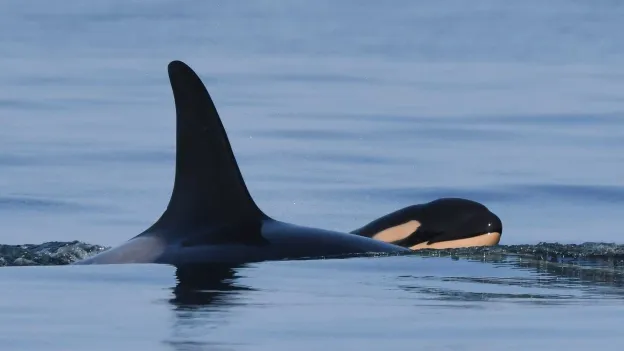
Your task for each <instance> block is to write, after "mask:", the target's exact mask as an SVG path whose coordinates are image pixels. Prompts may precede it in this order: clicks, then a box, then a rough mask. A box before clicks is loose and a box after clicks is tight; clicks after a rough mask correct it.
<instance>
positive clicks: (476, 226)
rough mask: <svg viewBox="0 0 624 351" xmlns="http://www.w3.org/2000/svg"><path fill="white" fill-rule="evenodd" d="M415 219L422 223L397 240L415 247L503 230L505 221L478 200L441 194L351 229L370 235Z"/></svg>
mask: <svg viewBox="0 0 624 351" xmlns="http://www.w3.org/2000/svg"><path fill="white" fill-rule="evenodd" d="M412 220H415V221H418V222H420V223H421V225H420V227H419V228H418V229H417V230H416V231H415V232H414V233H412V234H411V235H409V236H408V237H406V238H405V239H402V240H399V241H395V242H393V244H395V245H399V246H403V247H411V246H414V245H417V244H420V243H424V242H428V243H429V244H434V243H437V242H442V241H449V240H458V239H467V238H471V237H475V236H479V235H482V234H486V233H493V232H496V233H499V234H501V235H502V234H503V223H502V222H501V220H500V218H499V217H498V216H497V215H495V214H494V213H493V212H491V211H490V210H489V209H488V208H487V207H485V206H484V205H482V204H480V203H478V202H475V201H472V200H467V199H461V198H441V199H437V200H434V201H431V202H428V203H426V204H419V205H413V206H409V207H405V208H403V209H400V210H398V211H395V212H392V213H389V214H387V215H385V216H383V217H381V218H378V219H376V220H374V221H373V222H371V223H369V224H367V225H365V226H363V227H361V228H359V229H356V230H354V231H352V232H351V233H353V234H357V235H362V236H365V237H369V238H370V237H373V236H374V235H375V234H377V233H379V232H380V231H382V230H384V229H386V228H390V227H394V226H397V225H400V224H403V223H406V222H409V221H412Z"/></svg>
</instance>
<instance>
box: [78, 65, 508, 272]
mask: <svg viewBox="0 0 624 351" xmlns="http://www.w3.org/2000/svg"><path fill="white" fill-rule="evenodd" d="M168 74H169V81H170V84H171V89H172V91H173V97H174V103H175V111H176V156H175V157H176V158H175V177H174V184H173V190H172V193H171V197H170V199H169V203H168V205H167V207H166V209H165V211H164V212H163V213H162V215H161V216H160V218H159V219H158V220H157V221H156V222H155V223H154V224H152V225H151V226H150V227H149V228H147V229H146V230H145V231H143V232H142V233H140V234H138V235H137V236H135V237H134V238H131V239H130V240H128V241H126V242H125V243H122V244H121V245H119V246H116V247H113V248H111V249H109V250H106V251H103V252H101V253H99V254H97V255H95V256H92V257H89V258H86V259H83V260H81V261H77V262H75V263H74V264H79V265H81V264H124V263H160V264H169V265H173V266H176V267H182V266H189V265H197V264H245V263H251V262H261V261H273V260H293V259H318V258H333V257H336V258H340V257H351V256H353V255H360V254H375V253H384V254H405V253H410V252H413V251H412V249H411V248H410V247H408V246H413V245H412V244H413V240H411V239H410V240H408V241H405V240H404V239H405V238H403V239H402V240H403V241H401V240H394V241H396V242H397V243H398V244H397V243H392V242H386V241H384V240H378V239H379V238H381V239H383V238H384V235H380V234H379V232H380V231H383V229H384V228H383V226H384V224H385V225H395V224H398V225H400V224H401V220H403V222H405V219H407V223H408V224H409V225H408V227H409V228H412V227H413V226H411V224H413V222H414V221H417V220H420V223H427V222H428V221H427V219H426V218H424V217H423V216H422V215H423V213H424V214H425V215H426V212H427V211H426V209H427V208H431V206H429V207H427V206H424V209H423V206H421V208H420V210H418V211H416V212H418V216H416V217H414V218H415V219H412V220H410V216H406V214H410V213H411V214H414V213H413V212H414V211H411V210H407V211H405V210H404V212H400V213H399V216H396V215H394V216H393V215H392V214H390V215H388V216H385V217H383V218H382V219H380V220H377V221H374V222H372V223H371V224H369V225H367V226H365V227H363V228H361V229H359V230H355V231H353V232H351V233H342V232H337V231H331V230H325V229H320V228H311V227H304V226H300V225H295V224H292V223H286V222H281V221H279V220H276V219H273V218H271V217H269V216H268V215H266V214H265V213H264V212H263V211H262V210H261V209H260V208H259V207H258V206H257V205H256V203H255V202H254V200H253V198H252V197H251V195H250V193H249V190H248V189H247V186H246V185H245V182H244V180H243V177H242V174H241V172H240V169H239V167H238V164H237V162H236V159H235V157H234V154H233V151H232V148H231V145H230V142H229V140H228V137H227V134H226V131H225V129H224V127H223V124H222V122H221V120H220V117H219V114H218V113H217V110H216V108H215V105H214V103H213V101H212V98H211V97H210V95H209V93H208V91H207V89H206V87H205V86H204V84H203V83H202V81H201V79H200V78H199V76H198V75H197V74H196V73H195V72H194V71H193V70H192V69H191V68H190V67H189V66H188V65H186V64H185V63H183V62H181V61H172V62H170V63H169V65H168ZM442 207H444V206H442ZM471 211H472V209H471ZM434 212H435V215H436V216H439V217H440V218H443V217H444V211H443V209H442V210H440V209H438V210H436V211H434ZM460 212H461V211H460ZM469 212H470V211H469ZM471 213H472V212H471ZM487 213H490V212H489V211H487ZM492 215H493V214H492ZM395 217H397V218H398V219H399V220H393V218H395ZM480 218H481V219H484V218H483V216H481V217H480ZM495 218H497V217H495ZM447 220H448V221H451V222H454V220H453V218H450V217H449V218H447ZM489 220H490V219H487V220H485V221H482V226H481V228H480V231H479V232H478V234H486V233H490V232H493V231H496V230H498V231H499V232H501V231H502V228H501V229H500V230H499V229H498V228H489V227H488V226H487V224H488V223H487V222H488V221H489ZM442 221H443V222H444V220H442ZM498 223H500V220H499V221H498ZM432 228H433V227H432ZM385 229H388V228H385ZM454 229H455V228H454ZM456 229H457V230H459V231H461V229H460V228H456ZM494 229H496V230H494ZM417 231H418V230H416V232H417ZM422 232H424V231H421V233H422ZM427 233H429V232H427ZM432 233H433V232H431V233H430V234H427V235H425V236H422V235H420V233H419V235H417V236H418V237H419V238H421V239H422V240H425V241H424V242H426V241H431V240H435V239H436V238H438V237H440V238H443V237H444V235H445V233H444V232H442V233H440V232H437V233H435V235H434V234H432ZM474 234H475V233H473V232H471V235H472V236H474ZM376 236H377V238H375V237H376ZM403 236H404V237H405V235H403ZM447 239H448V238H447ZM451 239H452V238H451ZM419 240H420V239H419ZM387 241H392V240H387ZM406 243H407V244H406Z"/></svg>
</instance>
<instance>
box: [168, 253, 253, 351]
mask: <svg viewBox="0 0 624 351" xmlns="http://www.w3.org/2000/svg"><path fill="white" fill-rule="evenodd" d="M245 266H246V265H236V266H233V265H221V264H210V265H191V266H185V267H178V268H177V270H176V279H177V284H176V286H175V287H174V288H173V289H172V290H173V295H174V296H173V298H171V299H170V300H169V303H170V304H171V305H173V312H174V314H175V320H174V325H173V336H172V338H171V339H169V340H167V341H165V343H166V344H168V345H170V346H171V347H172V348H173V349H174V350H179V351H181V350H206V349H210V350H229V349H230V348H229V347H226V346H228V345H223V343H218V344H213V343H210V342H207V341H206V339H205V338H206V335H207V334H208V333H209V332H210V331H211V330H213V329H215V328H218V327H220V326H223V325H226V324H227V323H228V322H227V321H228V315H229V314H230V313H231V308H232V307H233V306H235V305H237V301H238V300H239V299H241V298H242V296H241V295H243V294H244V293H245V292H250V291H254V289H253V288H250V287H246V286H243V285H240V284H237V283H236V279H237V278H238V277H239V276H238V274H237V273H238V270H239V269H240V268H243V267H245ZM194 339H197V340H199V341H191V340H194ZM229 346H235V345H229Z"/></svg>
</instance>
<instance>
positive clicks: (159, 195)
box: [0, 0, 624, 350]
mask: <svg viewBox="0 0 624 351" xmlns="http://www.w3.org/2000/svg"><path fill="white" fill-rule="evenodd" d="M623 15H624V7H623V5H622V4H621V3H620V2H618V1H606V0H605V1H599V2H581V1H549V2H541V1H523V2H514V3H511V2H505V3H503V2H497V1H473V2H470V3H467V2H462V1H446V2H436V1H420V2H412V1H400V2H399V1H397V2H393V3H392V4H388V5H384V4H382V3H381V2H374V1H341V2H333V1H315V2H304V1H289V2H288V3H285V2H281V1H268V0H267V1H254V2H251V1H248V2H240V3H239V2H237V3H233V2H232V3H229V2H228V3H226V2H216V1H197V0H192V1H191V0H189V1H184V2H180V1H176V2H174V1H164V0H161V1H149V2H148V1H108V0H106V1H99V2H90V3H86V2H83V1H63V2H59V3H54V4H52V3H50V2H47V1H42V0H39V1H34V0H33V1H28V2H23V1H16V0H10V1H4V2H2V3H0V65H1V66H0V67H2V69H1V70H0V125H1V126H2V128H0V150H2V154H1V155H0V169H1V172H0V223H2V226H1V227H0V228H2V229H1V231H0V243H1V244H6V245H18V244H26V243H32V244H40V243H44V242H49V241H73V240H80V241H84V242H87V243H91V244H98V245H105V246H110V245H114V244H117V243H119V242H121V241H123V240H125V239H127V238H129V237H131V236H134V235H136V234H137V233H139V232H140V231H142V230H143V229H144V228H145V227H146V226H148V225H149V224H151V223H152V222H153V221H154V220H155V219H156V218H157V217H158V216H159V215H160V213H161V211H162V210H163V209H164V207H165V206H166V203H167V200H168V197H169V195H170V192H171V185H172V181H173V153H174V135H173V131H174V118H173V116H174V109H173V100H172V96H171V92H170V88H169V85H168V79H167V75H166V65H167V63H168V62H169V61H171V60H173V59H181V60H183V61H185V62H187V63H188V64H190V65H191V67H193V68H194V69H195V70H196V71H197V72H198V73H199V74H200V76H201V77H202V79H203V80H204V82H205V83H206V85H207V87H208V89H209V90H210V92H211V94H212V95H213V98H214V99H215V102H216V104H217V107H218V109H219V111H220V113H221V115H222V118H223V123H224V125H225V127H226V129H227V131H228V134H229V137H230V140H231V142H232V144H233V148H234V152H235V153H236V156H237V158H238V161H239V163H240V167H241V169H242V172H243V175H244V177H245V179H246V181H247V184H248V186H249V188H250V191H251V193H252V195H253V196H254V197H255V198H256V200H257V202H258V204H259V205H260V206H261V207H262V208H263V209H264V210H265V211H266V212H267V213H269V214H271V215H272V216H274V217H276V218H279V219H281V220H285V221H290V222H295V223H299V224H303V225H311V226H319V227H324V228H328V229H336V230H343V231H347V230H351V229H353V228H357V227H359V226H361V225H362V224H363V223H366V222H368V221H370V220H372V219H374V218H376V217H378V216H380V215H382V214H385V213H387V212H390V211H393V210H395V209H397V208H400V207H403V206H406V205H410V204H414V203H421V202H425V201H429V200H432V199H434V198H437V197H441V196H462V197H468V198H471V199H474V200H477V201H481V202H484V203H485V204H486V205H487V206H488V207H490V208H491V209H492V210H493V211H494V212H495V213H497V214H499V215H500V217H501V218H502V219H503V222H504V234H503V238H502V242H501V243H502V244H505V245H515V244H537V243H538V242H559V243H563V244H580V243H583V242H586V241H591V242H606V243H611V242H614V243H618V244H622V243H623V242H622V241H621V239H620V235H621V229H620V226H621V225H622V223H624V222H622V219H621V208H622V204H623V203H624V184H623V183H622V178H623V177H622V176H624V168H622V166H621V165H622V164H624V156H623V155H622V153H621V152H619V150H623V149H624V119H623V118H622V117H623V114H624V65H622V62H624V61H623V59H624V45H623V44H622V41H621V35H620V34H619V33H621V32H622V30H623V29H624V28H623V26H624V24H622V21H620V19H621V18H622V16H623ZM460 256H461V255H460ZM478 257H481V258H482V259H478ZM483 257H486V258H487V259H486V258H483ZM492 257H493V256H492V255H489V254H488V255H486V254H483V252H481V256H479V255H477V256H474V255H472V256H461V257H460V258H459V259H458V260H457V259H453V258H451V257H448V256H444V257H427V256H426V255H425V256H423V255H417V256H414V257H379V258H355V259H348V260H328V261H314V262H276V263H262V264H256V265H250V266H248V267H238V268H236V269H235V272H236V273H235V274H236V275H238V277H235V278H233V279H232V280H233V281H229V280H228V279H226V280H225V282H224V283H219V282H220V281H221V280H220V279H224V277H222V276H217V277H214V276H213V277H203V278H202V279H191V281H192V282H196V281H197V280H199V282H200V283H202V284H203V285H206V284H207V285H208V286H211V287H213V290H217V292H214V293H212V294H213V295H211V294H210V293H199V292H196V293H193V289H190V290H189V291H190V292H188V291H187V292H184V291H183V292H182V293H181V292H180V291H179V290H175V289H173V288H174V287H175V286H176V276H175V271H174V270H173V269H171V268H170V267H154V266H125V267H68V266H53V267H3V268H2V269H0V282H2V283H1V284H2V290H0V291H2V293H1V297H2V298H1V299H0V301H1V302H0V316H1V317H0V342H1V345H3V347H4V348H7V349H11V350H40V349H41V348H46V349H48V350H77V349H81V350H82V349H85V348H87V349H90V350H97V349H102V350H104V349H106V350H110V349H116V350H137V349H150V350H160V349H162V350H207V349H216V350H219V349H234V350H239V349H240V350H245V349H253V350H258V349H271V350H276V349H292V348H294V347H297V348H302V349H319V348H322V347H331V348H332V349H339V348H347V347H348V348H351V347H353V348H360V349H373V350H377V349H381V348H385V347H390V348H392V349H413V348H414V347H416V348H425V347H427V348H431V349H440V350H456V349H457V350H460V349H461V350H477V349H479V350H483V349H491V350H497V349H500V348H502V347H505V348H506V349H510V350H523V349H526V348H527V347H538V346H539V347H542V346H545V347H549V346H551V347H561V348H564V347H569V348H572V349H577V348H582V347H592V348H598V347H600V348H603V349H613V350H615V349H620V348H621V345H622V342H623V341H624V339H623V338H622V337H621V336H620V335H621V333H619V328H618V326H619V325H620V324H621V321H622V320H623V319H622V318H621V317H620V316H621V315H622V298H621V296H622V292H624V290H622V286H621V274H622V269H621V268H620V264H618V263H617V262H619V261H617V260H616V261H617V262H615V261H612V260H611V261H610V257H611V256H609V254H607V255H606V256H605V257H603V260H602V261H600V263H599V264H598V265H596V264H594V263H592V262H589V261H584V260H580V261H578V262H573V263H569V262H566V261H565V260H557V262H548V259H546V258H544V257H532V258H527V257H525V256H522V255H520V256H518V255H502V256H501V257H500V258H496V259H495V258H492ZM527 260H528V261H527ZM527 262H528V263H527ZM52 263H54V262H52ZM226 278H227V277H226ZM204 280H207V281H204ZM202 284H200V285H202ZM172 289H173V290H172ZM185 289H186V288H185ZM185 289H182V290H185ZM176 294H178V296H176ZM179 296H182V297H179Z"/></svg>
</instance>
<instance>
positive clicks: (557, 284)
mask: <svg viewBox="0 0 624 351" xmlns="http://www.w3.org/2000/svg"><path fill="white" fill-rule="evenodd" d="M540 245H542V244H540ZM540 245H532V246H531V248H532V249H531V250H532V251H531V252H530V253H527V252H525V251H524V249H525V248H524V247H523V246H521V245H519V246H518V247H513V246H507V247H504V248H474V249H472V248H471V249H455V250H436V251H434V250H431V251H421V252H418V253H416V255H418V256H422V257H445V256H446V257H451V258H452V259H454V260H462V259H463V260H468V261H471V262H483V263H489V264H493V265H494V266H496V267H501V268H511V269H518V270H523V271H528V272H531V273H533V274H532V275H531V276H529V277H474V276H401V277H399V279H400V280H401V281H402V284H400V287H401V288H402V289H404V290H406V291H414V292H418V293H421V294H425V295H429V296H430V299H433V300H438V301H458V302H460V301H464V302H475V301H492V300H504V301H507V302H520V303H530V304H540V305H541V304H563V303H582V302H583V301H587V300H589V299H595V298H597V297H599V298H600V299H601V300H603V301H604V300H606V299H621V298H622V297H624V289H622V287H623V286H624V267H623V266H622V259H621V257H619V255H617V256H618V257H614V256H616V255H614V254H613V253H611V254H608V255H605V254H604V251H602V252H603V255H602V256H601V255H599V254H591V253H590V252H589V250H588V249H587V248H585V249H584V254H583V255H574V254H573V252H572V251H570V246H566V247H567V248H568V251H567V252H566V253H565V254H563V253H562V252H561V251H557V247H553V246H549V248H550V249H551V251H548V250H547V249H546V248H545V247H541V248H540ZM544 245H546V244H544ZM548 245H552V244H548ZM588 245H589V244H588ZM555 246H556V245H555ZM469 273H470V272H468V274H469ZM428 281H429V282H436V283H451V285H450V286H452V287H453V288H449V287H448V286H449V285H446V284H444V286H441V287H432V286H431V285H430V284H427V282H428ZM464 284H472V285H473V287H474V286H475V284H476V286H479V289H484V288H485V289H494V288H495V287H497V288H502V289H507V290H509V289H508V288H515V289H516V290H514V291H512V292H480V293H476V292H472V291H467V290H462V289H461V288H457V287H461V286H462V285H464ZM487 286H489V287H490V288H488V287H487ZM520 289H522V291H523V292H520ZM527 289H529V290H532V291H533V292H530V293H526V292H525V291H526V290H527ZM536 290H537V291H536Z"/></svg>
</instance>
